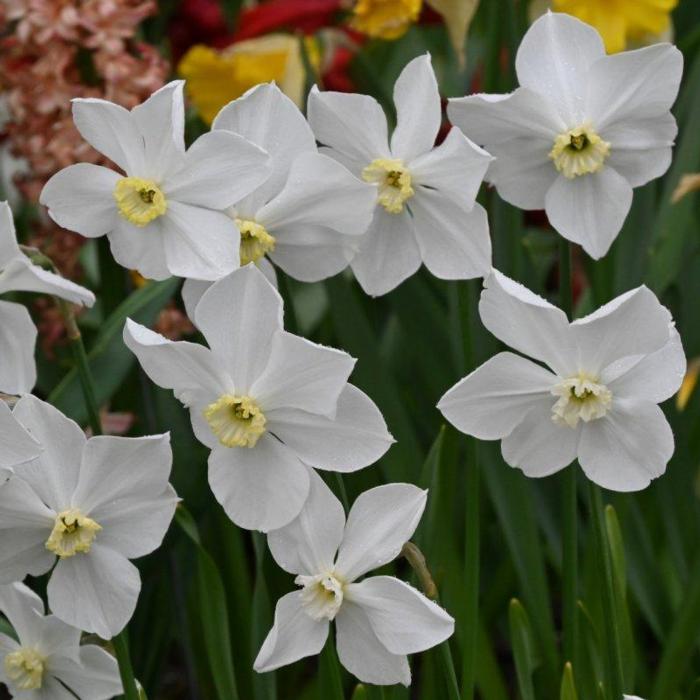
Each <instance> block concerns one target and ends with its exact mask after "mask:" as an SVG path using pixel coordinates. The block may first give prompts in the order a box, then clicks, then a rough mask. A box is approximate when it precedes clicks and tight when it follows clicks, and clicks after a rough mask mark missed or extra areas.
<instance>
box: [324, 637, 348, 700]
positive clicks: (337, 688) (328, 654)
mask: <svg viewBox="0 0 700 700" xmlns="http://www.w3.org/2000/svg"><path fill="white" fill-rule="evenodd" d="M321 671H322V677H323V678H324V679H325V681H326V682H325V683H324V686H325V687H324V688H323V693H322V697H323V698H324V700H325V699H328V700H344V699H345V693H344V691H343V680H342V677H341V673H340V663H339V661H338V657H337V655H336V653H335V644H334V643H333V639H332V638H331V637H330V636H329V638H328V640H327V641H326V646H325V647H324V648H323V651H322V652H321Z"/></svg>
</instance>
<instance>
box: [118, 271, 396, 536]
mask: <svg viewBox="0 0 700 700" xmlns="http://www.w3.org/2000/svg"><path fill="white" fill-rule="evenodd" d="M194 323H195V325H196V326H197V328H199V330H200V331H201V332H202V334H203V335H204V337H205V339H206V341H207V343H208V344H209V347H208V348H207V347H205V346H203V345H196V344H194V343H188V342H172V341H169V340H167V339H166V338H164V337H163V336H161V335H158V334H157V333H154V332H153V331H150V330H148V329H147V328H145V327H143V326H140V325H139V324H137V323H134V322H133V321H131V320H130V319H129V320H127V323H126V326H125V328H124V342H125V343H126V344H127V346H128V347H129V348H130V349H131V350H132V351H133V352H134V354H135V355H136V356H137V357H138V359H139V362H140V363H141V366H142V367H143V369H144V370H145V371H146V373H147V374H148V376H149V377H150V378H151V379H152V380H153V381H154V382H155V383H156V384H158V385H159V386H162V387H164V388H166V389H173V390H174V392H175V396H176V397H177V398H178V399H179V400H180V401H182V403H184V404H185V405H186V406H188V407H189V409H190V418H191V420H192V427H193V429H194V432H195V435H196V436H197V439H198V440H199V441H200V442H202V443H203V444H204V445H206V446H207V447H209V448H210V449H211V454H210V455H209V484H210V486H211V489H212V491H213V492H214V495H215V496H216V498H217V500H218V501H219V502H220V503H221V505H222V506H223V507H224V509H225V510H226V513H227V514H228V516H229V517H230V518H231V520H233V522H235V523H236V524H237V525H239V526H240V527H245V528H248V529H251V530H253V529H255V530H262V531H267V530H271V529H274V528H278V527H282V526H283V525H286V524H287V523H289V522H290V521H291V520H292V519H293V518H295V517H296V516H297V515H298V514H299V511H300V510H301V508H302V506H303V505H304V501H305V500H306V497H307V495H308V493H309V470H308V468H307V466H306V465H310V466H312V467H316V468H319V469H330V470H333V471H354V470H356V469H360V468H362V467H366V466H368V465H369V464H372V463H373V462H375V461H376V460H377V459H379V457H381V456H382V455H383V454H384V452H386V450H387V449H388V448H389V446H390V444H391V443H392V441H393V440H392V437H391V435H389V433H388V432H387V429H386V424H385V423H384V419H383V418H382V416H381V414H380V413H379V410H378V409H377V407H376V406H375V405H374V403H372V401H371V400H370V399H369V398H368V397H367V396H366V395H365V394H363V393H362V392H361V391H360V390H359V389H357V388H355V387H354V386H352V385H351V384H348V382H347V379H348V376H349V375H350V372H351V371H352V368H353V365H354V363H355V361H354V360H353V359H352V358H351V357H350V356H349V355H347V354H346V353H344V352H341V351H339V350H333V349H332V348H326V347H323V346H321V345H316V344H315V343H311V342H309V341H308V340H305V339H304V338H300V337H298V336H296V335H292V334H291V333H287V332H286V331H285V330H284V329H283V326H282V299H281V297H280V295H279V294H278V293H277V290H276V289H275V288H274V287H273V286H272V285H271V284H270V283H269V282H268V281H267V280H266V279H265V276H264V275H263V273H262V272H260V270H258V268H257V267H255V265H252V264H250V265H247V266H246V267H242V268H240V269H239V270H236V271H235V272H233V273H231V274H230V275H229V276H228V277H225V278H224V279H222V280H219V281H218V282H215V283H214V284H213V285H212V286H211V287H210V288H209V289H208V290H207V291H206V292H205V293H204V294H203V296H202V298H201V300H200V301H199V303H198V304H197V306H196V308H195V312H194Z"/></svg>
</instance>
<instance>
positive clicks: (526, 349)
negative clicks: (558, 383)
mask: <svg viewBox="0 0 700 700" xmlns="http://www.w3.org/2000/svg"><path fill="white" fill-rule="evenodd" d="M479 314H480V316H481V320H482V322H483V324H484V325H485V326H486V328H487V329H488V330H489V331H490V332H491V333H493V334H494V335H495V336H496V337H497V338H498V339H499V340H501V341H502V342H504V343H505V344H506V345H509V346H510V347H511V348H513V349H514V350H518V351H519V352H522V353H524V354H525V355H529V356H530V357H533V358H535V359H537V360H542V361H543V362H546V363H547V364H548V365H549V366H550V367H551V368H552V369H553V370H554V371H555V372H556V373H557V374H558V375H559V376H563V377H566V376H569V374H570V372H572V371H575V369H576V367H575V363H576V354H575V346H574V342H573V338H572V337H571V332H570V330H569V321H568V319H567V318H566V314H565V313H564V312H563V311H561V310H560V309H558V308H557V307H556V306H552V305H551V304H550V303H549V302H547V301H545V300H544V299H543V298H542V297H539V296H537V295H536V294H534V293H533V292H531V291H530V290H529V289H527V288H526V287H523V285H521V284H518V283H517V282H515V281H513V280H512V279H510V278H508V277H506V276H505V275H503V274H501V273H500V272H498V270H494V271H493V272H492V274H491V275H489V277H487V278H486V279H485V280H484V291H483V292H482V293H481V300H480V301H479Z"/></svg>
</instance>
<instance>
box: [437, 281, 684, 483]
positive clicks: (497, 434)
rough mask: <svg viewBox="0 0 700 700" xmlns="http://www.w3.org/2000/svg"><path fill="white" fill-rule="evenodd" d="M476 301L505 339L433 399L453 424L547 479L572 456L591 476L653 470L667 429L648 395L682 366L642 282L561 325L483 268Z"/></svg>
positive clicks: (677, 380)
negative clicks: (484, 277) (490, 442)
mask: <svg viewBox="0 0 700 700" xmlns="http://www.w3.org/2000/svg"><path fill="white" fill-rule="evenodd" d="M484 284H485V289H484V291H483V292H482V295H481V301H480V303H479V313H480V315H481V320H482V322H483V324H484V325H485V326H486V328H488V330H489V331H491V333H493V334H494V335H495V336H496V337H497V338H498V339H499V340H501V341H503V342H504V343H505V344H506V345H509V346H510V347H512V348H514V349H515V350H518V351H519V352H522V353H523V354H525V355H528V356H529V357H532V358H533V359H535V360H538V361H539V362H542V363H544V364H545V365H546V367H545V366H542V365H540V364H536V363H535V362H533V361H532V360H529V359H526V358H524V357H521V356H519V355H515V354H513V353H511V352H502V353H499V354H498V355H496V356H495V357H493V358H491V359H490V360H489V361H488V362H486V363H484V364H483V365H482V366H481V367H479V368H478V369H476V370H474V371H473V372H472V373H471V374H469V375H468V376H467V377H465V378H464V379H462V380H461V381H460V382H459V383H458V384H456V385H455V386H454V387H453V388H452V389H450V390H449V391H448V392H447V393H446V394H445V395H444V396H443V397H442V399H440V403H439V404H438V408H439V409H440V410H441V411H442V413H443V415H444V416H445V418H447V420H449V421H450V423H452V424H453V425H454V426H455V427H457V428H458V429H459V430H461V431H462V432H464V433H468V434H469V435H474V436H476V437H478V438H480V439H482V440H502V441H503V442H502V444H501V449H502V452H503V458H504V459H505V461H506V462H507V463H508V464H510V465H511V466H513V467H519V468H520V469H522V470H523V472H525V474H527V475H528V476H537V477H539V476H547V475H548V474H552V473H554V472H556V471H558V470H560V469H563V468H564V467H565V466H567V465H568V464H569V463H571V462H572V461H573V460H574V459H576V458H577V457H578V460H579V462H580V464H581V467H582V469H583V471H584V472H585V473H586V475H587V476H588V478H589V479H591V481H594V482H595V483H597V484H599V485H600V486H603V487H605V488H608V489H612V490H615V491H635V490H638V489H642V488H644V487H646V486H647V485H648V484H649V482H650V481H651V480H652V479H654V478H656V477H658V476H660V475H661V474H663V472H664V471H665V469H666V464H667V463H668V461H669V459H670V458H671V455H672V454H673V447H674V444H673V434H672V432H671V428H670V427H669V425H668V422H667V420H666V418H665V416H664V414H663V411H662V410H661V409H660V408H659V407H658V405H657V404H658V403H660V402H661V401H665V400H666V399H668V398H669V397H670V396H672V395H673V394H674V393H675V392H676V391H677V390H678V387H679V386H680V385H681V382H682V380H683V376H684V374H685V367H686V361H685V355H684V354H683V347H682V345H681V341H680V336H679V335H678V333H677V332H676V330H675V327H674V324H673V322H672V319H671V314H670V313H669V312H668V310H667V309H666V308H665V307H663V306H662V305H661V304H660V303H659V301H658V299H657V298H656V297H655V296H654V294H653V293H652V292H651V291H649V289H647V288H646V287H639V288H638V289H634V290H632V291H630V292H627V293H626V294H623V295H621V296H619V297H617V298H616V299H613V301H611V302H609V303H608V304H606V305H605V306H602V307H601V308H600V309H598V310H597V311H595V312H594V313H592V314H590V315H588V316H586V317H584V318H581V319H578V320H576V321H573V322H572V323H569V321H568V319H567V317H566V315H565V314H564V312H563V311H561V310H560V309H558V308H556V307H555V306H552V305H551V304H549V303H548V302H547V301H545V300H544V299H542V298H541V297H539V296H537V295H536V294H533V293H532V292H531V291H529V290H527V289H526V288H525V287H523V286H522V285H520V284H518V283H517V282H514V281H512V280H510V279H509V278H507V277H505V276H504V275H502V274H500V273H499V272H497V271H494V272H493V274H492V275H491V276H490V277H488V278H487V280H486V281H485V283H484Z"/></svg>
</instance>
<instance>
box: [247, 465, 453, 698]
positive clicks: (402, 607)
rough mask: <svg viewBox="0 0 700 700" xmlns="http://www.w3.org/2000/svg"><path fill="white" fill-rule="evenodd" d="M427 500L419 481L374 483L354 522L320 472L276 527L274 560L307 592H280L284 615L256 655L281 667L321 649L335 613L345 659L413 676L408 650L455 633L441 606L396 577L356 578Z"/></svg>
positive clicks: (370, 674) (379, 680)
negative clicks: (292, 516) (295, 509)
mask: <svg viewBox="0 0 700 700" xmlns="http://www.w3.org/2000/svg"><path fill="white" fill-rule="evenodd" d="M426 498H427V491H421V490H420V489H419V488H417V487H416V486H412V485H411V484H388V485H386V486H379V487H378V488H374V489H370V490H369V491H365V493H363V494H362V495H360V496H359V498H358V499H357V500H356V501H355V503H354V505H353V507H352V509H351V510H350V514H349V515H348V519H347V523H346V521H345V514H344V513H343V507H342V505H341V504H340V502H339V501H338V499H337V498H336V497H335V496H334V495H333V494H332V493H331V491H330V489H329V488H328V487H327V486H326V485H325V484H324V483H323V480H322V479H321V478H320V477H319V476H318V475H317V474H312V476H311V490H310V493H309V498H308V500H307V502H306V505H305V506H304V509H303V510H302V512H301V513H300V514H299V517H298V518H296V520H294V521H293V522H292V523H290V524H289V525H288V526H287V527H284V528H282V529H280V530H275V531H273V532H271V533H270V534H269V535H268V544H269V546H270V551H271V552H272V556H273V557H274V558H275V561H276V562H277V563H278V564H279V565H280V566H281V567H282V568H283V569H284V570H285V571H288V572H289V573H291V574H295V575H296V579H295V583H296V584H297V585H298V586H301V590H297V591H293V592H292V593H288V594H287V595H285V596H283V597H282V598H280V600H279V601H278V602H277V607H276V609H275V622H274V625H273V627H272V629H271V630H270V633H269V634H268V635H267V639H265V642H264V643H263V645H262V647H261V649H260V652H259V653H258V657H257V659H256V660H255V665H254V667H255V670H256V671H259V672H264V671H272V670H274V669H276V668H279V667H280V666H286V665H287V664H290V663H293V662H294V661H297V660H299V659H302V658H304V657H306V656H311V655H313V654H318V653H319V652H320V651H321V649H322V648H323V645H324V644H325V643H326V638H327V637H328V631H329V626H330V622H331V621H332V620H335V624H336V644H337V648H338V657H339V659H340V662H341V663H342V664H343V666H345V668H347V670H348V671H350V673H352V674H353V675H355V676H356V677H357V678H359V679H360V680H361V681H362V682H364V683H374V684H377V685H391V684H393V683H403V684H404V685H409V684H410V682H411V671H410V668H409V666H408V659H407V658H406V655H407V654H415V653H417V652H420V651H424V650H426V649H430V648H431V647H433V646H435V645H436V644H440V643H441V642H443V641H444V640H445V639H447V638H448V637H449V636H450V635H451V634H452V632H453V631H454V620H453V619H452V617H450V615H448V614H447V613H446V612H445V611H444V610H443V609H442V608H441V607H440V606H438V605H436V604H435V603H433V602H432V601H430V600H428V599H427V598H426V597H425V596H424V595H422V594H421V593H419V592H418V591H417V590H416V589H415V588H413V587H412V586H409V585H408V584H406V583H404V582H403V581H400V580H399V579H397V578H394V577H393V576H374V577H371V578H366V579H364V580H363V581H360V582H359V583H357V579H359V578H360V577H361V576H364V574H366V573H367V572H368V571H371V570H372V569H376V568H378V567H380V566H383V565H384V564H387V563H388V562H390V561H392V560H393V559H395V558H396V557H397V556H398V555H399V553H400V552H401V548H402V547H403V545H404V544H405V543H406V542H407V541H408V540H409V539H410V537H411V535H412V534H413V532H414V531H415V529H416V527H417V525H418V523H419V521H420V518H421V515H422V514H423V509H424V508H425V502H426Z"/></svg>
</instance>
